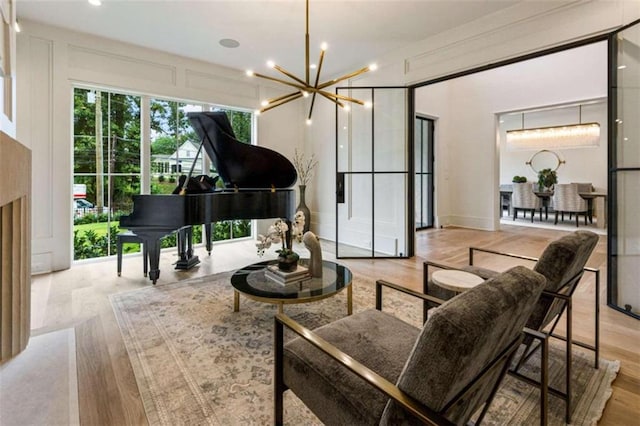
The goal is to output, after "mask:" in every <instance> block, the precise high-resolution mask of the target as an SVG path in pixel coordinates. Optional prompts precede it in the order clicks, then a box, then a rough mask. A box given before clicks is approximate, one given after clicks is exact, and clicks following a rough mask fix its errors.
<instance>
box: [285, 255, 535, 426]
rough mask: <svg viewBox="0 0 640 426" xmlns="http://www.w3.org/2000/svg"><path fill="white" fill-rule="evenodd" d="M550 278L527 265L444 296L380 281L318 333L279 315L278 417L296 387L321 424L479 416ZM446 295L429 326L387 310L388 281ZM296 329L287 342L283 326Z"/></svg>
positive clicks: (455, 420)
mask: <svg viewBox="0 0 640 426" xmlns="http://www.w3.org/2000/svg"><path fill="white" fill-rule="evenodd" d="M544 284H545V279H544V277H543V276H542V275H540V274H538V273H536V272H534V271H531V270H530V269H528V268H525V267H523V266H517V267H514V268H512V269H510V270H508V271H506V272H504V273H502V274H500V275H498V276H496V277H495V278H494V279H491V280H488V281H486V282H485V283H483V284H481V285H479V286H477V287H475V288H473V289H471V290H468V291H466V292H464V293H462V294H461V295H460V296H458V297H456V298H454V299H451V300H449V301H447V302H444V303H442V301H440V300H438V299H436V298H433V297H430V296H427V295H424V294H422V293H419V292H415V291H413V290H409V289H406V288H404V287H401V286H399V285H397V284H393V283H389V282H387V281H383V280H379V281H377V282H376V309H367V310H364V311H361V312H359V313H356V314H354V315H351V316H347V317H345V318H342V319H339V320H337V321H335V322H332V323H330V324H328V325H325V326H323V327H320V328H317V329H315V330H313V331H311V330H309V329H307V328H305V327H303V326H301V325H300V324H298V323H297V322H295V321H294V320H292V319H291V318H289V317H287V316H286V315H283V314H277V315H276V316H275V320H274V321H275V332H274V336H275V337H274V346H275V348H274V349H275V351H274V352H275V356H274V358H275V361H274V364H275V365H274V370H275V374H274V394H275V395H274V410H275V413H274V416H275V417H274V420H275V424H282V423H283V420H284V419H283V402H284V401H283V394H284V392H285V391H286V390H291V391H292V392H293V393H294V394H295V395H296V396H297V397H298V398H299V399H300V400H301V401H302V402H303V403H304V404H305V405H306V406H307V407H308V408H309V409H310V410H311V411H312V412H313V413H314V414H315V415H316V416H317V417H318V418H319V419H320V421H322V422H323V423H324V424H334V425H338V424H339V425H347V424H348V425H372V424H394V425H395V424H433V425H436V424H437V425H453V424H457V425H461V424H465V423H467V422H468V421H469V420H470V419H471V418H472V417H475V424H480V423H481V422H482V419H483V417H484V415H485V413H486V412H487V410H488V408H489V405H490V404H491V401H492V399H493V396H494V395H495V393H496V391H497V389H498V387H499V385H500V383H501V381H502V379H503V378H504V375H505V373H506V369H507V368H508V366H509V364H510V362H511V359H512V357H513V354H514V353H515V350H516V349H517V348H518V346H519V345H520V342H521V341H522V339H523V327H524V325H525V323H526V322H527V320H528V318H529V316H530V314H531V312H532V310H533V307H534V306H535V304H536V301H537V300H538V298H539V297H540V294H541V292H542V289H543V287H544ZM383 288H385V289H393V290H397V291H401V292H403V293H405V294H408V295H411V296H415V297H417V298H418V299H417V300H418V301H420V300H430V301H431V302H435V303H442V304H441V306H440V307H438V308H437V309H436V310H435V311H434V312H433V314H432V315H431V316H430V318H429V319H428V321H427V322H426V323H424V324H423V326H422V327H416V326H413V325H410V324H408V323H406V322H404V321H402V320H400V319H398V318H397V317H395V316H394V315H392V314H390V313H387V312H383V310H382V308H383V304H382V289H383ZM285 328H286V329H288V330H292V331H293V332H295V333H296V334H297V335H298V337H297V338H295V339H293V340H291V341H289V342H287V343H285V341H284V340H285V338H284V330H285Z"/></svg>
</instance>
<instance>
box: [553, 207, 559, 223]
mask: <svg viewBox="0 0 640 426" xmlns="http://www.w3.org/2000/svg"><path fill="white" fill-rule="evenodd" d="M553 224H554V225H557V224H558V211H557V210H556V219H555V220H554V221H553Z"/></svg>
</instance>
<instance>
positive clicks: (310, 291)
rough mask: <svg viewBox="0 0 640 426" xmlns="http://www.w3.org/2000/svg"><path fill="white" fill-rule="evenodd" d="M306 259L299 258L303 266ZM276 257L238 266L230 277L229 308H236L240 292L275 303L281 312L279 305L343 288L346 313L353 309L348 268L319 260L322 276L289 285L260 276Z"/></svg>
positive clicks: (318, 297) (310, 299) (311, 299)
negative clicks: (231, 295)
mask: <svg viewBox="0 0 640 426" xmlns="http://www.w3.org/2000/svg"><path fill="white" fill-rule="evenodd" d="M308 262H309V260H308V259H300V261H299V263H300V264H301V265H304V266H307V265H308ZM276 263H277V261H276V260H267V261H264V262H258V263H254V264H251V265H248V266H245V267H244V268H242V269H238V270H237V271H236V272H234V273H233V275H232V276H231V285H232V286H233V290H234V292H233V311H234V312H238V311H239V310H240V294H242V295H244V296H245V297H248V298H249V299H253V300H257V301H259V302H265V303H273V304H276V305H278V312H280V313H282V310H283V306H284V305H286V304H294V303H309V302H315V301H317V300H322V299H326V298H327V297H331V296H335V295H336V294H338V293H340V292H341V291H342V290H344V289H346V290H347V314H348V315H351V313H352V312H353V302H352V289H351V279H352V275H351V271H350V270H349V268H347V267H345V266H343V265H340V264H337V263H335V262H331V261H328V260H323V261H322V278H307V279H304V280H302V281H297V282H294V283H290V284H280V283H277V282H275V281H273V280H271V279H269V278H267V277H265V275H264V271H265V269H266V268H267V266H269V265H274V264H276Z"/></svg>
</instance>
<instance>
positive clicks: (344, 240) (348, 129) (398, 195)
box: [336, 87, 414, 258]
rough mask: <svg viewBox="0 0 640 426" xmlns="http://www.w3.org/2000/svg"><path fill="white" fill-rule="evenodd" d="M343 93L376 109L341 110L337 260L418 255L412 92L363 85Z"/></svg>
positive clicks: (340, 91) (338, 122) (338, 119)
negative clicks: (414, 201) (415, 237)
mask: <svg viewBox="0 0 640 426" xmlns="http://www.w3.org/2000/svg"><path fill="white" fill-rule="evenodd" d="M337 93H338V94H339V95H345V96H349V97H353V98H356V99H360V100H362V101H365V102H371V104H372V105H373V106H372V107H371V108H364V107H361V106H358V105H354V106H353V107H352V108H351V110H350V111H344V110H343V109H342V108H336V171H337V173H336V201H337V202H336V256H337V257H338V258H392V257H408V256H412V255H413V239H414V219H413V212H414V203H413V198H414V197H413V186H414V183H413V176H412V171H411V170H410V169H411V168H412V167H411V166H412V164H411V161H413V159H412V156H411V153H412V151H413V149H412V148H413V146H412V145H411V144H409V142H408V141H409V140H410V138H411V137H412V130H413V129H412V126H413V124H411V125H409V123H413V121H412V120H410V119H409V115H408V110H409V99H408V98H409V91H408V89H407V88H404V87H357V88H338V89H337ZM408 129H411V132H410V131H408ZM410 159H411V161H410Z"/></svg>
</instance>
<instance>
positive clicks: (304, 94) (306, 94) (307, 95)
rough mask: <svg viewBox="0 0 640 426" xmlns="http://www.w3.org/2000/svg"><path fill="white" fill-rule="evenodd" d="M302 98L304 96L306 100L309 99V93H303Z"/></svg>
mask: <svg viewBox="0 0 640 426" xmlns="http://www.w3.org/2000/svg"><path fill="white" fill-rule="evenodd" d="M302 96H304V97H305V98H308V97H309V92H307V91H306V90H303V91H302Z"/></svg>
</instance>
